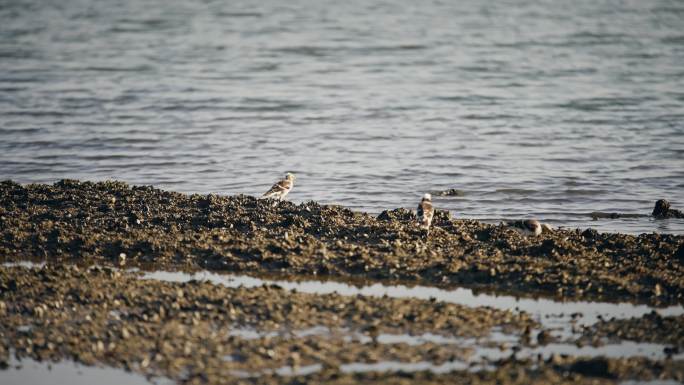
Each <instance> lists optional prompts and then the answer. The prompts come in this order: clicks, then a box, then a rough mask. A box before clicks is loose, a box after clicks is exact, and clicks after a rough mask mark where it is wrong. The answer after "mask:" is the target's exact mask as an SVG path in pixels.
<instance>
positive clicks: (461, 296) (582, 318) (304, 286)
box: [143, 271, 684, 337]
mask: <svg viewBox="0 0 684 385" xmlns="http://www.w3.org/2000/svg"><path fill="white" fill-rule="evenodd" d="M143 277H144V278H146V279H157V280H162V281H171V282H187V281H190V280H200V281H209V282H212V283H214V284H219V285H224V286H227V287H240V286H245V287H258V286H262V285H264V284H268V285H278V286H280V287H282V288H283V289H286V290H297V291H298V292H302V293H311V294H331V293H337V294H341V295H348V296H356V295H363V296H373V297H383V296H388V297H392V298H409V297H410V298H418V299H424V300H429V299H431V298H434V299H436V300H438V301H443V302H450V303H456V304H460V305H465V306H470V307H476V306H489V307H492V308H496V309H503V310H521V311H525V312H527V313H529V314H531V315H532V316H534V317H536V318H537V319H538V321H539V322H540V323H541V324H542V325H543V326H544V327H547V328H551V329H555V330H556V334H558V335H559V336H561V337H567V336H569V335H571V334H572V331H571V330H572V326H573V325H578V326H579V325H591V324H593V323H595V322H596V321H598V320H599V317H600V318H603V319H610V318H613V317H615V318H630V317H641V316H643V315H645V314H648V313H650V312H652V311H657V312H658V313H660V314H661V315H663V316H667V315H682V314H684V306H681V305H677V306H670V307H667V308H662V309H658V308H653V307H650V306H647V305H634V304H630V303H619V304H615V303H608V302H587V301H568V302H560V301H553V300H550V299H543V298H540V299H526V298H517V297H513V296H507V295H500V296H499V295H490V294H475V293H474V292H473V291H472V290H470V289H465V288H456V289H451V290H447V289H439V288H436V287H429V286H419V285H417V286H404V285H393V286H388V285H383V284H380V283H375V284H371V285H367V286H354V285H351V284H346V283H342V282H335V281H313V280H312V281H285V280H271V279H261V278H256V277H251V276H248V275H234V274H219V273H213V272H209V271H203V272H198V273H194V274H188V273H183V272H168V271H150V272H144V273H143ZM573 314H574V317H573Z"/></svg>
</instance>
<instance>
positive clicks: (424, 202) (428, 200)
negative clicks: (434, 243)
mask: <svg viewBox="0 0 684 385" xmlns="http://www.w3.org/2000/svg"><path fill="white" fill-rule="evenodd" d="M434 215H435V209H434V208H433V207H432V195H430V194H425V195H423V199H421V200H420V204H419V205H418V209H417V210H416V217H418V226H420V228H421V229H423V230H426V231H427V233H428V235H429V234H430V225H431V224H432V217H433V216H434Z"/></svg>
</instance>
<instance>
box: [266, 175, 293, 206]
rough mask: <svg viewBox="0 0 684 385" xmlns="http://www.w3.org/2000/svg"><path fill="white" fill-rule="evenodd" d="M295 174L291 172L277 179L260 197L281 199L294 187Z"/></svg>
mask: <svg viewBox="0 0 684 385" xmlns="http://www.w3.org/2000/svg"><path fill="white" fill-rule="evenodd" d="M294 181H295V176H294V174H292V173H289V172H288V173H287V174H285V179H283V180H280V181H278V183H276V184H274V185H273V187H271V189H270V190H268V191H266V193H264V195H262V196H261V198H270V199H275V200H282V199H283V198H285V196H286V195H287V194H288V193H289V192H290V190H292V187H294Z"/></svg>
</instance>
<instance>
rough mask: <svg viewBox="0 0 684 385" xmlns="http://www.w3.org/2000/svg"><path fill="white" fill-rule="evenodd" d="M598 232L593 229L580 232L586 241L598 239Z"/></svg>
mask: <svg viewBox="0 0 684 385" xmlns="http://www.w3.org/2000/svg"><path fill="white" fill-rule="evenodd" d="M598 235H599V232H598V231H596V230H595V229H586V230H584V231H582V236H583V237H584V238H586V239H596V238H598Z"/></svg>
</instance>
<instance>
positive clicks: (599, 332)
mask: <svg viewBox="0 0 684 385" xmlns="http://www.w3.org/2000/svg"><path fill="white" fill-rule="evenodd" d="M597 338H600V339H602V340H604V341H611V340H629V341H637V342H654V343H660V344H667V345H669V346H671V347H668V348H667V352H666V353H668V354H673V355H674V354H679V353H684V316H682V315H680V316H662V315H660V314H658V313H657V312H655V311H654V312H652V313H650V314H646V315H644V316H642V317H632V318H627V319H611V320H600V321H599V322H597V323H595V324H594V325H592V326H591V327H590V328H587V329H586V330H585V331H584V335H583V338H582V340H585V341H586V340H592V341H596V340H597Z"/></svg>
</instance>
